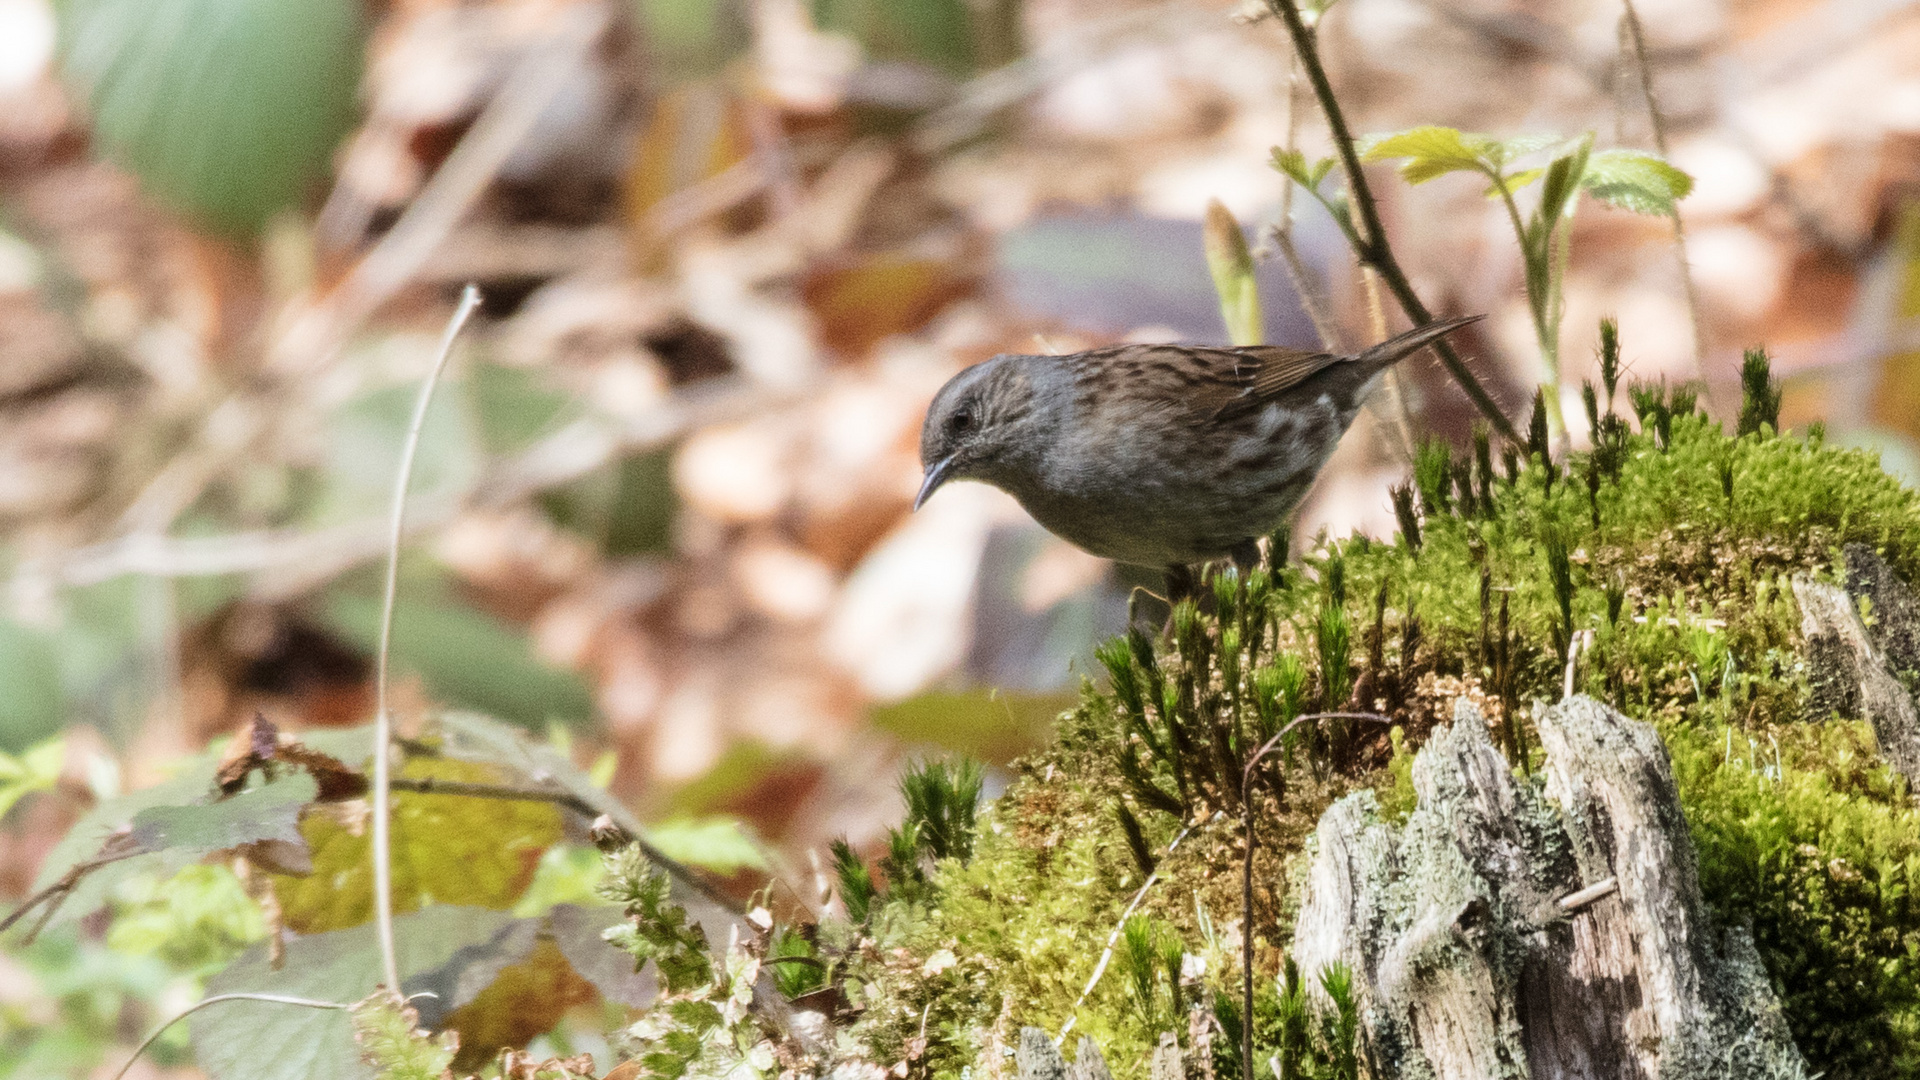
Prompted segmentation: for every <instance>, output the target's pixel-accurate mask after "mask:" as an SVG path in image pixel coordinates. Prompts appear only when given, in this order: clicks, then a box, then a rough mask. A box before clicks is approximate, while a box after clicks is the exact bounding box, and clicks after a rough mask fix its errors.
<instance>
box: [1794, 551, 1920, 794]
mask: <svg viewBox="0 0 1920 1080" xmlns="http://www.w3.org/2000/svg"><path fill="white" fill-rule="evenodd" d="M1846 560H1847V587H1846V588H1845V589H1842V588H1841V587H1840V586H1838V585H1829V584H1826V583H1825V582H1820V581H1815V580H1813V579H1812V578H1811V577H1808V576H1807V575H1805V574H1799V575H1795V577H1794V579H1793V597H1794V599H1795V600H1796V601H1798V602H1799V604H1800V632H1801V633H1802V634H1804V635H1805V636H1806V639H1807V665H1808V667H1809V668H1810V669H1811V674H1812V679H1811V682H1812V684H1813V705H1814V708H1815V709H1818V710H1824V711H1828V712H1833V713H1837V714H1839V715H1841V716H1856V717H1860V718H1862V719H1864V720H1866V721H1867V722H1868V723H1869V724H1871V725H1872V726H1873V735H1874V740H1875V741H1876V742H1878V743H1879V744H1880V752H1881V754H1883V755H1885V756H1886V759H1887V761H1888V763H1889V764H1891V765H1892V766H1893V767H1894V768H1895V769H1897V770H1899V772H1900V773H1901V774H1902V775H1904V776H1905V777H1906V778H1907V780H1908V781H1909V782H1910V783H1911V784H1912V785H1913V786H1914V789H1915V790H1920V703H1916V702H1915V700H1914V693H1913V686H1914V683H1915V681H1917V680H1920V598H1916V597H1915V596H1914V592H1913V589H1912V588H1911V587H1910V586H1908V585H1907V583H1906V582H1904V581H1902V580H1900V578H1899V576H1898V575H1897V574H1895V573H1894V572H1893V568H1892V567H1890V566H1888V565H1887V564H1886V563H1885V562H1884V561H1882V560H1881V558H1880V557H1879V556H1877V555H1875V554H1874V553H1873V552H1872V551H1871V550H1869V549H1868V548H1866V547H1865V546H1863V545H1860V544H1849V545H1847V548H1846ZM1860 600H1865V601H1866V602H1867V603H1868V605H1869V606H1870V610H1871V611H1872V612H1873V615H1874V621H1873V625H1872V626H1871V627H1869V626H1867V624H1866V623H1865V622H1864V621H1863V620H1862V619H1861V618H1860V612H1859V610H1858V608H1857V607H1856V604H1857V602H1858V601H1860ZM1903 676H1904V678H1903Z"/></svg>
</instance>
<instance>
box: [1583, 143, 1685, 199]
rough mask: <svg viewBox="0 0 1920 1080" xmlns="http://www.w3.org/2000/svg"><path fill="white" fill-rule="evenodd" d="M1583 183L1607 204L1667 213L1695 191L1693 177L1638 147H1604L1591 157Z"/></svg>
mask: <svg viewBox="0 0 1920 1080" xmlns="http://www.w3.org/2000/svg"><path fill="white" fill-rule="evenodd" d="M1580 186H1581V187H1583V188H1585V189H1586V191H1587V193H1588V194H1590V195H1592V196H1593V197H1594V198H1596V199H1599V200H1600V201H1601V202H1603V203H1606V204H1607V205H1608V206H1612V207H1615V208H1617V209H1621V210H1630V211H1632V212H1634V213H1636V214H1651V215H1666V214H1671V213H1673V210H1674V204H1676V203H1678V202H1679V201H1680V200H1681V199H1684V198H1686V197H1687V195H1688V193H1689V192H1691V191H1692V190H1693V177H1691V176H1688V175H1687V174H1686V173H1685V172H1684V171H1682V170H1680V169H1678V168H1675V167H1674V166H1673V165H1670V164H1668V163H1667V162H1666V161H1664V160H1663V159H1661V158H1660V157H1658V156H1656V155H1653V154H1648V153H1643V152H1641V151H1638V150H1602V151H1600V152H1599V153H1597V154H1594V155H1593V157H1592V158H1591V159H1590V160H1588V162H1587V168H1586V173H1585V174H1584V175H1583V176H1582V177H1581V178H1580Z"/></svg>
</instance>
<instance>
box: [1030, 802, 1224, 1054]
mask: <svg viewBox="0 0 1920 1080" xmlns="http://www.w3.org/2000/svg"><path fill="white" fill-rule="evenodd" d="M1223 816H1224V814H1223V813H1216V814H1214V815H1213V816H1212V817H1211V818H1208V819H1207V823H1208V824H1209V825H1211V824H1212V823H1214V822H1216V821H1219V820H1220V819H1221V817H1223ZM1197 827H1198V826H1195V825H1188V826H1187V827H1186V828H1184V829H1181V830H1180V832H1179V833H1178V834H1177V835H1176V836H1174V838H1173V842H1172V843H1170V844H1168V845H1167V849H1166V850H1165V851H1163V852H1161V853H1160V857H1161V858H1163V859H1164V858H1166V857H1167V856H1168V855H1171V854H1173V849H1174V848H1177V847H1179V846H1180V842H1181V841H1182V840H1185V839H1186V838H1187V834H1188V833H1190V832H1192V831H1193V830H1194V829H1195V828H1197ZM1159 880H1160V871H1158V870H1155V871H1153V872H1152V873H1150V874H1148V875H1147V880H1146V881H1144V882H1141V884H1140V888H1139V889H1138V890H1137V891H1135V892H1134V894H1133V899H1132V900H1129V901H1128V902H1127V907H1126V910H1125V911H1122V912H1121V913H1120V920H1119V921H1118V922H1116V923H1114V924H1113V932H1112V933H1110V934H1108V935H1107V947H1106V948H1104V949H1102V950H1100V960H1099V962H1098V963H1096V964H1094V965H1093V974H1092V975H1090V976H1088V978H1087V985H1086V986H1085V987H1083V988H1082V989H1081V990H1080V996H1079V997H1078V998H1076V999H1075V1000H1074V1003H1073V1009H1072V1011H1070V1012H1068V1013H1067V1022H1066V1023H1065V1024H1062V1025H1061V1026H1060V1034H1059V1036H1058V1038H1057V1039H1056V1040H1055V1041H1056V1042H1059V1041H1064V1040H1065V1039H1066V1037H1067V1032H1069V1031H1072V1030H1073V1022H1074V1021H1075V1020H1077V1019H1079V1018H1080V1006H1081V1005H1084V1004H1085V1003H1086V1000H1087V995H1089V994H1091V993H1093V988H1094V987H1096V986H1099V985H1100V976H1102V975H1105V974H1106V973H1107V965H1108V964H1109V963H1111V962H1112V961H1113V947H1114V945H1115V944H1117V943H1118V942H1119V940H1120V931H1121V930H1122V929H1124V928H1125V927H1126V925H1127V919H1128V918H1130V917H1132V915H1133V911H1134V909H1135V908H1137V907H1139V906H1140V901H1142V900H1145V899H1146V898H1147V890H1148V889H1151V888H1153V884H1154V882H1156V881H1159Z"/></svg>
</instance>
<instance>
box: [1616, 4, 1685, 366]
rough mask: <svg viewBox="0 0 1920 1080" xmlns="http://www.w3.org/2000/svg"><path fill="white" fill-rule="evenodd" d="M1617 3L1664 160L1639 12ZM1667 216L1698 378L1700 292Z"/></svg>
mask: <svg viewBox="0 0 1920 1080" xmlns="http://www.w3.org/2000/svg"><path fill="white" fill-rule="evenodd" d="M1620 3H1621V12H1620V46H1621V52H1623V53H1624V54H1625V55H1626V58H1627V59H1628V61H1629V62H1630V63H1631V64H1632V65H1633V70H1634V73H1635V74H1636V75H1637V76H1638V78H1639V81H1640V96H1641V97H1643V98H1645V99H1646V102H1647V122H1648V123H1649V124H1650V125H1651V126H1652V127H1653V148H1654V149H1655V150H1658V151H1660V156H1661V157H1663V158H1664V157H1666V156H1667V120H1666V117H1665V116H1664V115H1662V114H1661V112H1660V99H1659V98H1658V97H1656V96H1655V95H1654V91H1653V67H1652V65H1650V64H1648V63H1647V38H1646V34H1645V32H1644V31H1643V29H1642V28H1641V25H1640V12H1639V11H1638V10H1636V9H1635V8H1634V6H1633V0H1620ZM1667 216H1668V217H1670V218H1671V219H1673V251H1674V259H1675V261H1676V262H1678V263H1679V265H1680V284H1681V286H1682V287H1683V289H1684V290H1685V292H1686V297H1687V321H1688V322H1690V323H1692V324H1693V372H1694V374H1695V375H1699V374H1700V373H1701V364H1702V361H1703V360H1704V359H1705V357H1706V355H1707V342H1706V330H1705V327H1703V326H1702V325H1701V322H1700V292H1699V290H1698V289H1697V288H1695V287H1694V284H1693V265H1692V263H1691V262H1689V261H1688V259H1687V229H1686V226H1685V225H1683V224H1681V222H1680V207H1679V205H1678V204H1677V203H1676V204H1675V205H1674V207H1673V209H1672V210H1671V211H1669V213H1668V215H1667Z"/></svg>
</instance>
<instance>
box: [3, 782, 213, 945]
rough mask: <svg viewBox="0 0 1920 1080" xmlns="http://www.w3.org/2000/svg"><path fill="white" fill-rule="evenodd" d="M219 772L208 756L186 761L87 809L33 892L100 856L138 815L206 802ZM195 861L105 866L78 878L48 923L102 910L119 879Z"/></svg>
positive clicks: (136, 860)
mask: <svg viewBox="0 0 1920 1080" xmlns="http://www.w3.org/2000/svg"><path fill="white" fill-rule="evenodd" d="M217 768H219V762H218V761H217V760H215V759H214V757H213V756H212V755H207V754H203V755H201V756H199V757H195V758H189V759H187V760H186V761H184V762H182V763H181V764H180V766H179V771H178V772H176V773H175V774H174V775H173V776H172V777H171V778H170V779H168V780H165V781H162V782H161V783H159V784H155V785H154V786H153V787H150V788H146V789H145V790H142V791H136V792H133V793H132V794H128V795H122V796H120V797H118V798H114V799H108V800H106V801H105V802H102V803H101V804H100V805H98V806H96V807H94V808H93V809H92V810H89V811H87V813H86V815H85V816H84V817H82V818H81V819H80V820H79V821H78V822H76V823H75V824H74V826H73V828H71V829H68V830H67V835H65V836H63V837H61V838H60V842H59V843H58V844H55V845H54V846H53V850H52V851H50V852H48V853H47V859H46V861H45V862H43V863H41V864H40V875H39V876H38V877H36V878H35V879H34V882H33V891H34V892H36V893H37V892H39V891H41V890H42V889H45V888H46V887H47V886H49V885H52V884H53V883H54V882H56V881H58V880H60V878H61V877H63V876H64V875H65V874H66V873H67V871H69V870H71V869H73V868H74V867H75V866H77V865H78V864H80V863H82V862H85V861H87V860H89V859H91V858H93V857H94V856H95V855H97V854H99V852H100V846H101V845H102V844H103V843H105V842H106V840H107V838H108V837H110V836H112V835H113V834H114V833H116V832H118V831H120V830H121V829H124V828H128V827H130V826H131V825H132V824H133V819H134V817H135V816H136V815H138V814H139V813H140V812H141V811H143V810H146V809H148V808H149V807H156V806H185V805H187V804H189V803H192V802H195V801H196V800H199V799H201V798H204V797H205V796H206V794H207V792H208V791H210V790H212V788H213V774H214V770H215V769H217ZM193 858H194V857H193V856H192V855H189V854H185V853H181V852H175V853H171V854H167V853H162V854H152V853H149V854H145V855H138V856H135V857H133V858H131V859H122V860H121V861H119V862H116V863H110V864H108V865H106V866H103V867H101V868H100V869H98V870H95V871H93V872H91V873H89V874H87V875H86V876H85V877H83V878H81V879H80V883H79V884H78V885H77V886H75V887H74V890H73V892H72V893H70V894H69V895H68V896H67V898H66V899H65V900H64V901H63V902H62V903H61V904H60V907H59V909H58V910H57V911H56V912H55V913H54V915H53V916H52V918H51V919H49V920H48V923H47V925H48V926H49V927H54V926H59V925H61V924H62V923H66V922H71V921H72V920H74V919H77V918H80V917H82V916H85V915H91V914H92V913H94V912H95V911H98V910H100V907H101V905H102V904H104V903H106V901H107V898H108V897H109V896H111V895H112V894H113V890H114V888H115V887H116V886H117V885H118V884H119V883H120V882H121V881H124V880H126V879H128V878H131V877H136V876H138V875H140V874H143V873H148V872H157V873H162V874H171V873H173V872H174V871H176V870H178V869H180V867H182V866H184V865H186V864H187V863H188V862H190V861H192V859H193Z"/></svg>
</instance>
